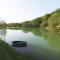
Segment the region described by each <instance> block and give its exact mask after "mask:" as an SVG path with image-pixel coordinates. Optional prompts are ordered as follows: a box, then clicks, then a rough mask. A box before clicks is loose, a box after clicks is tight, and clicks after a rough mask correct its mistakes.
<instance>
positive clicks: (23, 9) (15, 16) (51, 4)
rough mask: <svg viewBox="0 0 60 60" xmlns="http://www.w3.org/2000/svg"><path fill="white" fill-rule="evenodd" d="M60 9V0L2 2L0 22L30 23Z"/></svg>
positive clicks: (10, 0) (0, 0)
mask: <svg viewBox="0 0 60 60" xmlns="http://www.w3.org/2000/svg"><path fill="white" fill-rule="evenodd" d="M58 8H60V0H0V20H1V19H2V20H5V21H6V22H7V23H12V22H19V23H20V22H23V21H30V20H32V19H34V18H37V17H40V16H43V15H45V14H47V13H50V12H52V11H54V10H56V9H58Z"/></svg>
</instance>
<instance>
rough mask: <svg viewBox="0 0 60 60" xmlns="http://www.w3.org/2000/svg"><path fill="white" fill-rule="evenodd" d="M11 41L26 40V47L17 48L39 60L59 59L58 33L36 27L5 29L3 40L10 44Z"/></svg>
mask: <svg viewBox="0 0 60 60" xmlns="http://www.w3.org/2000/svg"><path fill="white" fill-rule="evenodd" d="M12 41H27V44H28V46H27V48H19V49H18V48H17V51H20V52H21V53H24V54H28V55H31V56H35V57H36V56H37V58H38V59H39V60H40V59H41V60H60V33H57V32H49V31H47V30H43V29H42V30H41V29H38V28H23V29H18V30H15V29H6V34H5V42H7V43H8V44H9V45H11V44H12Z"/></svg>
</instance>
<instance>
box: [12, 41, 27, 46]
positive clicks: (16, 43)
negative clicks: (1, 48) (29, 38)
mask: <svg viewBox="0 0 60 60" xmlns="http://www.w3.org/2000/svg"><path fill="white" fill-rule="evenodd" d="M12 47H27V42H26V41H13V42H12Z"/></svg>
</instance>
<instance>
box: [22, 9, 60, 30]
mask: <svg viewBox="0 0 60 60" xmlns="http://www.w3.org/2000/svg"><path fill="white" fill-rule="evenodd" d="M59 25H60V9H56V10H55V11H53V12H51V13H49V14H46V15H44V16H42V17H38V18H36V19H33V20H32V21H25V22H23V23H21V27H24V28H25V27H27V28H30V27H31V28H32V27H34V28H46V27H48V30H49V31H59V30H60V27H59Z"/></svg>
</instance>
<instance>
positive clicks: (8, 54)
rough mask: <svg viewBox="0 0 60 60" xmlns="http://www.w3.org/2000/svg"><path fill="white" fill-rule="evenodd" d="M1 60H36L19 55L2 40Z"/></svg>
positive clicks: (0, 44) (0, 43) (0, 41)
mask: <svg viewBox="0 0 60 60" xmlns="http://www.w3.org/2000/svg"><path fill="white" fill-rule="evenodd" d="M0 60H34V59H32V58H31V57H28V56H26V55H23V54H20V53H18V52H17V51H16V50H14V49H13V48H11V47H9V45H8V44H7V43H5V42H4V41H2V40H0Z"/></svg>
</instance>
